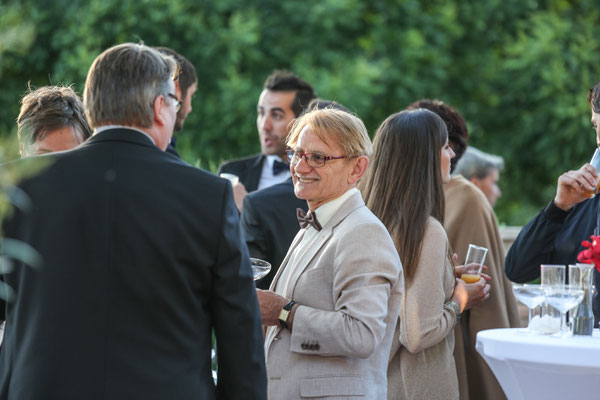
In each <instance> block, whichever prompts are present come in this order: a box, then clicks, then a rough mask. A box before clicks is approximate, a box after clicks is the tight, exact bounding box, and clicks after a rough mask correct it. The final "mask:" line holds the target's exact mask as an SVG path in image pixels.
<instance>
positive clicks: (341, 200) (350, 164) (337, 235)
mask: <svg viewBox="0 0 600 400" xmlns="http://www.w3.org/2000/svg"><path fill="white" fill-rule="evenodd" d="M287 144H288V146H289V147H290V148H291V149H292V150H290V151H289V152H288V157H289V161H290V164H291V171H292V178H293V181H294V192H295V194H296V196H297V197H298V198H300V199H305V200H306V201H307V203H308V207H309V212H308V214H306V215H304V213H303V212H299V213H298V214H299V218H298V219H299V221H300V226H301V227H302V229H301V230H300V231H299V232H298V234H297V235H296V237H295V239H294V241H293V243H292V245H291V247H290V249H289V251H288V253H287V255H286V257H285V259H284V261H283V263H282V265H281V268H280V269H279V271H278V272H277V275H276V276H275V278H274V279H273V282H272V283H271V287H270V290H268V291H267V290H257V292H258V299H259V304H260V309H261V315H262V321H263V325H265V326H267V329H266V336H265V354H266V357H267V376H268V398H269V399H270V400H278V399H282V400H283V399H285V400H289V399H300V398H325V397H327V398H329V397H333V398H342V397H343V398H345V396H347V397H350V396H353V397H352V398H356V399H385V398H386V391H387V377H386V371H387V364H388V358H389V354H390V348H391V344H392V339H393V333H394V329H395V326H396V321H397V319H398V311H399V307H400V301H401V290H402V286H403V278H402V266H401V264H400V260H399V258H398V252H397V251H396V248H395V247H394V244H393V242H392V239H391V238H390V236H389V234H388V232H387V229H386V228H385V226H384V225H383V224H382V223H381V221H379V219H377V217H375V216H374V215H373V213H371V211H370V210H369V209H368V208H367V207H366V206H365V204H364V202H363V199H362V196H361V194H360V192H359V191H358V190H357V189H356V183H357V182H358V180H359V179H360V178H361V177H362V176H363V174H364V173H365V171H366V169H367V166H368V164H369V155H370V154H371V151H372V145H371V141H370V139H369V136H368V134H367V131H366V129H365V126H364V124H363V123H362V121H361V120H360V119H359V118H357V117H355V116H353V115H350V114H348V113H346V112H344V111H340V110H335V109H325V110H316V111H312V112H309V113H307V114H305V115H303V116H302V117H300V118H299V119H298V120H297V121H296V122H295V123H294V126H293V128H292V130H291V133H290V136H289V138H288V141H287Z"/></svg>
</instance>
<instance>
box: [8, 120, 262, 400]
mask: <svg viewBox="0 0 600 400" xmlns="http://www.w3.org/2000/svg"><path fill="white" fill-rule="evenodd" d="M23 189H24V190H25V191H26V192H27V193H28V194H29V196H30V197H31V199H32V201H33V204H34V209H33V211H32V212H31V213H29V214H26V215H24V214H19V213H17V214H16V215H15V218H13V219H11V220H9V221H7V223H6V224H5V234H6V236H7V237H11V238H16V239H20V240H23V241H25V242H27V243H29V244H31V245H32V246H33V247H34V248H36V249H37V250H38V251H39V252H40V253H41V255H42V257H43V259H44V264H43V266H42V268H40V269H39V270H33V269H31V268H29V267H26V266H22V265H18V266H17V268H16V270H15V271H14V273H12V274H8V275H5V280H6V281H7V282H8V283H9V284H10V285H11V286H12V287H13V288H14V289H15V290H16V292H17V299H16V301H15V302H14V303H11V304H9V305H8V308H7V311H8V312H7V331H6V335H5V339H4V340H5V342H4V344H3V350H2V353H1V354H0V398H1V399H26V398H45V399H83V398H85V399H121V398H123V399H135V398H139V399H153V398H156V399H164V398H169V399H192V398H198V399H210V398H214V396H215V394H214V392H215V390H214V386H213V383H212V376H211V368H210V367H211V366H210V351H211V329H212V328H213V327H214V329H215V333H216V336H217V340H218V342H219V344H221V346H220V347H219V361H220V363H219V364H220V369H219V382H220V385H219V389H218V390H219V392H220V396H221V397H222V398H232V399H233V398H242V397H244V398H263V397H264V380H265V372H264V366H263V365H264V364H263V362H264V361H263V354H262V351H261V350H262V346H261V339H262V337H261V331H260V316H259V314H258V308H257V304H256V300H255V293H254V287H253V284H252V273H251V271H250V268H249V266H248V264H247V262H246V258H247V257H248V254H247V251H246V249H245V247H244V246H241V245H240V237H239V227H238V225H237V224H238V221H237V211H236V210H235V206H234V205H233V199H232V195H231V191H230V190H229V187H228V183H227V182H225V181H222V180H219V179H217V178H215V177H214V176H212V175H210V174H208V173H205V172H203V171H200V170H198V169H195V168H192V167H189V166H186V165H183V164H182V163H180V162H177V160H175V159H174V158H173V157H171V156H170V155H167V154H165V153H163V152H161V151H160V150H159V149H157V148H156V147H155V146H154V145H153V144H152V143H151V142H150V141H149V140H148V139H147V138H146V137H144V136H143V135H142V134H141V133H138V132H135V131H123V130H118V129H115V130H109V131H106V132H102V133H100V134H98V135H97V136H95V137H93V138H92V139H90V141H89V142H87V143H86V144H85V145H84V146H82V147H81V148H79V149H77V150H74V151H71V152H67V153H61V154H58V155H57V156H56V162H55V163H54V164H53V165H51V166H50V167H49V168H48V169H47V170H46V171H44V172H43V173H42V174H41V175H40V176H39V177H36V178H33V179H31V180H29V181H27V182H25V183H24V184H23ZM206 193H210V194H211V195H210V196H207V195H205V194H206ZM198 199H202V200H201V201H199V200H198ZM233 320H235V321H237V322H236V323H231V322H230V321H233ZM226 335H227V336H226ZM238 353H239V354H238ZM238 357H239V358H238Z"/></svg>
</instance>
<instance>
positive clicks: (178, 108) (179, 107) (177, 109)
mask: <svg viewBox="0 0 600 400" xmlns="http://www.w3.org/2000/svg"><path fill="white" fill-rule="evenodd" d="M167 96H169V97H170V98H172V99H175V100H177V103H176V104H175V112H179V110H180V109H181V103H182V101H181V100H179V98H177V96H175V95H174V94H172V93H167Z"/></svg>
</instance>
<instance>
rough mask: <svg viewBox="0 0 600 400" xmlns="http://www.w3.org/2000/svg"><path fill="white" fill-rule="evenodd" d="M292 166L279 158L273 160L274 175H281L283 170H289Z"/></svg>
mask: <svg viewBox="0 0 600 400" xmlns="http://www.w3.org/2000/svg"><path fill="white" fill-rule="evenodd" d="M289 170H290V166H289V165H288V164H286V163H284V162H281V161H279V160H275V161H273V175H279V174H280V173H282V172H283V171H289Z"/></svg>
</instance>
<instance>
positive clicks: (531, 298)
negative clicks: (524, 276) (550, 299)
mask: <svg viewBox="0 0 600 400" xmlns="http://www.w3.org/2000/svg"><path fill="white" fill-rule="evenodd" d="M513 293H514V294H515V297H516V298H517V300H519V301H520V302H521V303H523V304H525V305H526V306H527V308H528V309H529V322H528V323H527V328H528V329H529V331H530V332H532V333H541V332H538V330H537V321H538V319H539V318H538V319H535V320H534V309H535V308H536V307H537V306H540V305H542V304H543V303H544V301H545V300H546V294H545V292H544V289H543V288H542V286H541V285H535V284H528V283H513ZM532 320H534V323H533V324H532V323H531V321H532Z"/></svg>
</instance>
